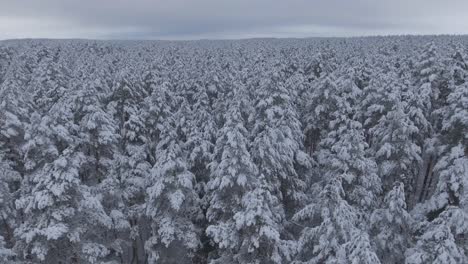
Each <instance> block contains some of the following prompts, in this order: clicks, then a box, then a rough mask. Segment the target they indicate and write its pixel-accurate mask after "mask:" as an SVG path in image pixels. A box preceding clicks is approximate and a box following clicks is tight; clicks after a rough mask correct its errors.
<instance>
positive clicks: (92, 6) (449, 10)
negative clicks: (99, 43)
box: [0, 0, 468, 39]
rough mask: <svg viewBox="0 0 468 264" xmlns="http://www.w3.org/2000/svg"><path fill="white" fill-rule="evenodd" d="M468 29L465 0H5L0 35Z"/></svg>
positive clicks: (151, 36) (149, 35) (377, 32)
mask: <svg viewBox="0 0 468 264" xmlns="http://www.w3.org/2000/svg"><path fill="white" fill-rule="evenodd" d="M389 34H468V1H467V0H391V1H386V0H320V1H319V0H230V1H225V0H0V39H11V38H97V39H201V38H215V39H219V38H252V37H314V36H362V35H389Z"/></svg>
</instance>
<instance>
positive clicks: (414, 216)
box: [0, 36, 468, 264]
mask: <svg viewBox="0 0 468 264" xmlns="http://www.w3.org/2000/svg"><path fill="white" fill-rule="evenodd" d="M467 156H468V38H466V37H454V36H453V37H452V36H439V37H410V36H406V37H376V38H349V39H339V38H337V39H325V38H324V39H303V40H293V39H291V40H288V39H285V40H275V39H258V40H243V41H194V42H164V41H147V42H145V41H142V42H130V41H127V42H126V41H121V42H119V41H114V42H110V41H86V40H63V41H51V40H21V41H3V42H0V262H1V263H132V264H137V263H223V264H228V263H239V264H245V263H258V264H267V263H274V264H281V263H364V264H365V263H369V264H375V263H387V264H390V263H408V264H422V263H468V258H467V255H468V189H467V188H468V187H467V186H468V157H467Z"/></svg>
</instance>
